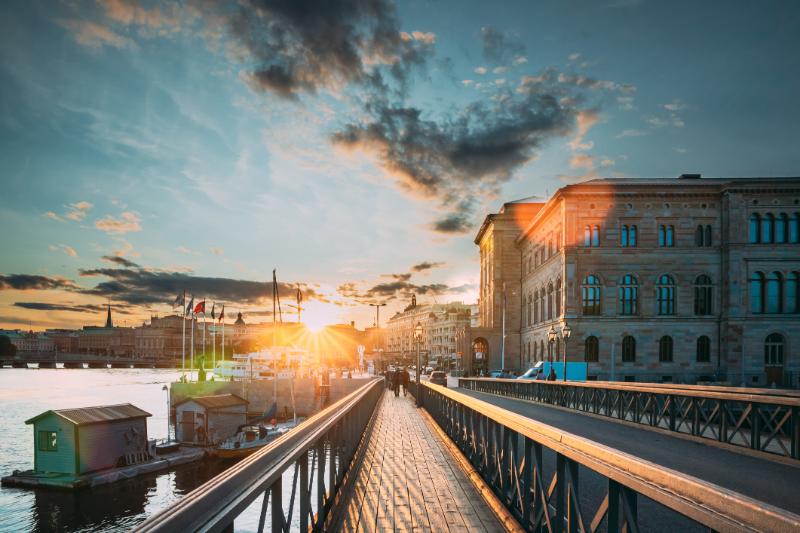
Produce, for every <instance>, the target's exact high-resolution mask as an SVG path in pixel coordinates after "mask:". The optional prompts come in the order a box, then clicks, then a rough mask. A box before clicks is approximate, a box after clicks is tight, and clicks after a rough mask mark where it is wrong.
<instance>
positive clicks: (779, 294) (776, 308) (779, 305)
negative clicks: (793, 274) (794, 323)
mask: <svg viewBox="0 0 800 533" xmlns="http://www.w3.org/2000/svg"><path fill="white" fill-rule="evenodd" d="M766 296H767V304H766V307H767V313H781V312H782V311H783V302H782V300H783V276H782V275H781V273H780V272H770V273H769V274H768V275H767V293H766Z"/></svg>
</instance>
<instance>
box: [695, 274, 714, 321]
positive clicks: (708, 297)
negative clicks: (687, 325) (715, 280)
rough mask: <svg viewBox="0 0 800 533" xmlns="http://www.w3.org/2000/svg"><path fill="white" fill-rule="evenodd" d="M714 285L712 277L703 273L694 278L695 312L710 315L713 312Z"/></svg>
mask: <svg viewBox="0 0 800 533" xmlns="http://www.w3.org/2000/svg"><path fill="white" fill-rule="evenodd" d="M713 290H714V287H713V285H712V283H711V278H710V277H708V276H706V275H705V274H702V275H700V276H697V277H696V278H695V280H694V314H695V315H710V314H712V313H713V305H712V296H713Z"/></svg>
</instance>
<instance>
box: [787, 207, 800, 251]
mask: <svg viewBox="0 0 800 533" xmlns="http://www.w3.org/2000/svg"><path fill="white" fill-rule="evenodd" d="M789 242H791V243H792V244H797V243H798V242H800V213H792V216H791V217H789Z"/></svg>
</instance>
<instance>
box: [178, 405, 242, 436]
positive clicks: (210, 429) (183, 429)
mask: <svg viewBox="0 0 800 533" xmlns="http://www.w3.org/2000/svg"><path fill="white" fill-rule="evenodd" d="M248 403H249V402H248V401H247V400H245V399H244V398H242V397H240V396H237V395H235V394H216V395H213V396H191V397H189V398H186V399H185V400H183V401H181V402H179V403H176V404H175V420H176V421H177V426H176V428H175V438H176V440H177V441H178V442H182V443H189V444H201V445H208V444H218V443H219V442H221V441H223V440H225V439H227V438H228V437H232V436H233V435H235V434H236V431H237V429H238V428H239V427H240V426H243V425H245V424H246V423H247V406H248Z"/></svg>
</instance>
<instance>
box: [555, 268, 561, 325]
mask: <svg viewBox="0 0 800 533" xmlns="http://www.w3.org/2000/svg"><path fill="white" fill-rule="evenodd" d="M556 316H557V317H559V316H561V278H558V279H557V280H556Z"/></svg>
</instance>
